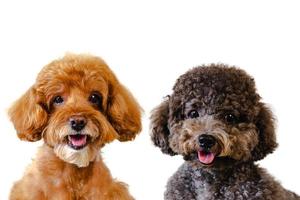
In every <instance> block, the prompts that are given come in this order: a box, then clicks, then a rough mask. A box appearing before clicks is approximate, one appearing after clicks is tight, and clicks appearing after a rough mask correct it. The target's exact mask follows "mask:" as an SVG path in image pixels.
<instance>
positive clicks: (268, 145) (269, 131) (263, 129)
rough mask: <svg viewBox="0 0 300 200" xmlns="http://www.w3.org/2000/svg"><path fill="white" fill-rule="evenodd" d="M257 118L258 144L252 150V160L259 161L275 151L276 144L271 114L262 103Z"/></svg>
mask: <svg viewBox="0 0 300 200" xmlns="http://www.w3.org/2000/svg"><path fill="white" fill-rule="evenodd" d="M257 118H258V120H257V122H256V127H257V129H258V134H259V143H258V145H257V146H256V147H255V148H254V149H253V151H252V155H253V159H254V160H261V159H263V158H264V157H265V156H266V155H267V154H269V153H272V152H273V151H274V150H275V148H276V147H277V143H276V135H275V125H274V118H273V114H272V112H271V110H270V109H268V108H267V107H266V106H265V105H264V104H263V103H261V105H260V111H259V114H258V117H257Z"/></svg>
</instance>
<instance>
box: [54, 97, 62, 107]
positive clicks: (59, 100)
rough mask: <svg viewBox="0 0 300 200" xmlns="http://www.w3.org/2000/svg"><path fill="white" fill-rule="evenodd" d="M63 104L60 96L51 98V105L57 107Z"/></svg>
mask: <svg viewBox="0 0 300 200" xmlns="http://www.w3.org/2000/svg"><path fill="white" fill-rule="evenodd" d="M63 102H64V99H63V98H62V97H61V96H56V97H54V98H53V104H56V105H59V104H62V103H63Z"/></svg>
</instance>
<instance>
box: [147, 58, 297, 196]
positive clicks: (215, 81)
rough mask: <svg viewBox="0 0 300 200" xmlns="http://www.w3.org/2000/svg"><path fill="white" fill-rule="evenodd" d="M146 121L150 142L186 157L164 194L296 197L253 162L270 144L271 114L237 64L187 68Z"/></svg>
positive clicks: (272, 133)
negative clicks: (171, 91)
mask: <svg viewBox="0 0 300 200" xmlns="http://www.w3.org/2000/svg"><path fill="white" fill-rule="evenodd" d="M150 121H151V129H150V130H151V138H152V140H153V142H154V144H155V145H156V146H158V147H160V148H161V150H162V152H163V153H166V154H169V155H177V154H179V155H182V156H183V158H184V159H185V160H186V161H185V162H184V163H183V164H182V166H181V167H180V168H179V169H178V171H177V172H176V173H175V174H174V175H173V176H172V177H171V178H170V179H169V181H168V183H167V189H166V191H165V194H164V198H165V199H166V200H246V199H247V200H266V199H269V200H296V199H298V200H299V199H300V197H299V196H297V195H296V194H295V193H293V192H290V191H288V190H286V189H284V188H283V187H282V186H281V185H280V183H278V182H277V181H276V180H275V179H274V178H273V177H272V176H271V175H269V174H268V173H267V172H266V170H265V169H262V168H260V167H259V166H258V165H257V164H255V161H258V160H261V159H263V158H264V157H265V156H266V155H267V154H269V153H272V152H273V151H274V149H275V148H276V147H277V143H276V137H275V130H274V117H273V114H272V112H271V110H270V109H269V108H268V107H267V106H266V104H265V103H263V102H262V101H261V97H260V96H259V94H258V93H257V92H256V88H255V82H254V79H253V78H252V77H251V76H249V75H248V74H247V73H246V72H245V71H243V70H242V69H239V68H236V67H234V66H232V67H231V66H227V65H224V64H211V65H203V66H199V67H195V68H193V69H191V70H189V71H187V72H186V73H185V74H183V75H181V76H180V77H179V78H178V80H177V81H176V83H175V86H174V87H173V93H172V94H171V95H170V96H168V98H166V99H165V100H164V101H163V102H162V103H161V104H160V105H159V106H158V107H156V108H155V109H154V110H153V111H152V114H151V117H150Z"/></svg>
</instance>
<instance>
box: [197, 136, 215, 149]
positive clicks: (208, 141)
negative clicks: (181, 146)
mask: <svg viewBox="0 0 300 200" xmlns="http://www.w3.org/2000/svg"><path fill="white" fill-rule="evenodd" d="M198 141H199V145H200V147H201V148H203V149H205V150H209V149H210V148H211V147H213V146H214V145H215V144H216V139H215V138H214V137H213V136H211V135H206V134H204V135H200V137H199V138H198Z"/></svg>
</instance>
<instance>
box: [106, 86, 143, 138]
mask: <svg viewBox="0 0 300 200" xmlns="http://www.w3.org/2000/svg"><path fill="white" fill-rule="evenodd" d="M109 90H110V91H109V93H110V94H109V100H108V111H107V115H108V119H109V121H110V123H111V124H112V126H113V127H114V129H115V130H116V131H117V133H118V134H119V138H118V139H119V140H120V141H128V140H132V139H134V138H135V136H136V134H138V133H139V132H140V131H141V129H142V122H141V108H140V106H139V105H138V103H137V102H136V100H135V99H134V97H133V96H132V94H131V93H130V92H129V91H128V90H127V89H126V88H125V87H124V86H123V85H121V84H120V83H114V84H113V85H111V86H110V88H109Z"/></svg>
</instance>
